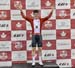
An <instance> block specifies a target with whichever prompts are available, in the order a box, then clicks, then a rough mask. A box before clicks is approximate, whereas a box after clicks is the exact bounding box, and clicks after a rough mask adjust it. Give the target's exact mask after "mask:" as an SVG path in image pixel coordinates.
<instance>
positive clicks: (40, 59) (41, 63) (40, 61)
mask: <svg viewBox="0 0 75 68" xmlns="http://www.w3.org/2000/svg"><path fill="white" fill-rule="evenodd" d="M39 64H40V65H43V62H42V56H39Z"/></svg>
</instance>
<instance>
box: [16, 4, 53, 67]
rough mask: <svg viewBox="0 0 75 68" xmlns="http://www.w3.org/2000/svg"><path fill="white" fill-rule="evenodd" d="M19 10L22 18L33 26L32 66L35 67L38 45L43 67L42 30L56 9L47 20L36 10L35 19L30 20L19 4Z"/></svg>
mask: <svg viewBox="0 0 75 68" xmlns="http://www.w3.org/2000/svg"><path fill="white" fill-rule="evenodd" d="M17 8H18V9H20V11H21V15H22V17H23V18H24V19H26V20H27V21H29V22H30V24H31V26H32V66H35V57H36V56H35V52H36V44H37V46H38V52H39V64H40V65H43V62H42V35H41V28H42V24H43V23H44V22H45V21H47V20H48V19H49V18H50V17H51V15H52V13H53V9H54V8H53V9H52V11H51V13H50V14H49V15H48V16H47V17H45V18H41V17H40V16H39V11H38V10H34V11H33V18H29V17H27V16H25V15H24V13H23V11H22V5H21V4H19V5H18V6H17Z"/></svg>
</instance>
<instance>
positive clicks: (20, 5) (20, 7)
mask: <svg viewBox="0 0 75 68" xmlns="http://www.w3.org/2000/svg"><path fill="white" fill-rule="evenodd" d="M16 8H17V9H19V10H20V13H21V16H22V17H23V18H24V19H26V20H27V21H29V22H31V20H32V19H31V18H29V17H27V16H25V15H24V13H23V10H22V4H21V3H19V4H18V5H16Z"/></svg>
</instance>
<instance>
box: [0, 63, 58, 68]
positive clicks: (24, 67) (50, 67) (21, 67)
mask: <svg viewBox="0 0 75 68" xmlns="http://www.w3.org/2000/svg"><path fill="white" fill-rule="evenodd" d="M0 68H59V66H58V65H57V64H55V63H49V62H47V63H44V65H43V66H40V65H39V64H38V63H36V65H35V67H32V64H31V63H25V64H13V65H12V67H0Z"/></svg>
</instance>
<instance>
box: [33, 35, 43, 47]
mask: <svg viewBox="0 0 75 68" xmlns="http://www.w3.org/2000/svg"><path fill="white" fill-rule="evenodd" d="M36 44H37V46H38V47H42V35H32V47H36Z"/></svg>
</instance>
